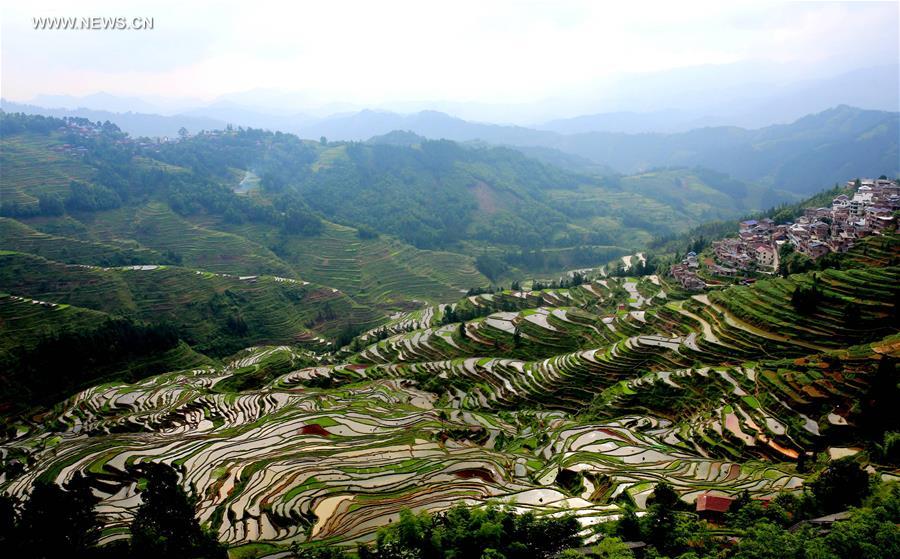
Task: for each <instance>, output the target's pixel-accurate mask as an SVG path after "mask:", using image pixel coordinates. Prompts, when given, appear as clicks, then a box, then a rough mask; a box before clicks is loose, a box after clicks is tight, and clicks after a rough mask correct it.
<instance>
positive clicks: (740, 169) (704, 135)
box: [300, 105, 900, 193]
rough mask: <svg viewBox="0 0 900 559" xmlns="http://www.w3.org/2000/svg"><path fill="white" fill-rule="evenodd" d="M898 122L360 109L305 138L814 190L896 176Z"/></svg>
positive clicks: (829, 115)
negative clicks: (716, 123) (481, 119)
mask: <svg viewBox="0 0 900 559" xmlns="http://www.w3.org/2000/svg"><path fill="white" fill-rule="evenodd" d="M898 122H900V113H896V112H884V111H872V110H862V109H857V108H853V107H849V106H846V105H843V106H839V107H836V108H834V109H829V110H827V111H823V112H821V113H818V114H815V115H809V116H806V117H803V118H801V119H800V120H797V121H796V122H793V123H791V124H783V125H773V126H768V127H765V128H760V129H757V130H748V129H745V128H739V127H734V126H720V127H710V128H698V129H695V130H691V131H688V132H681V133H676V134H658V133H657V134H649V133H645V134H623V133H612V132H587V133H581V134H568V135H566V134H558V133H555V132H550V131H542V130H533V129H529V128H524V127H519V126H499V125H493V124H480V123H472V122H467V121H464V120H461V119H457V118H454V117H451V116H449V115H446V114H443V113H438V112H435V111H423V112H421V113H416V114H413V115H398V114H395V113H387V112H376V111H361V112H359V113H355V114H352V115H342V116H340V117H333V118H328V119H323V120H322V121H319V122H317V123H316V124H315V125H314V126H313V127H311V128H306V129H304V131H301V133H300V135H301V136H305V137H308V138H313V137H319V136H326V137H328V138H329V139H342V140H362V139H365V138H369V137H372V136H376V135H383V134H386V133H387V132H389V131H390V130H409V131H410V132H413V133H415V134H418V135H421V136H424V137H427V138H431V139H449V140H454V141H460V142H466V141H473V140H478V141H482V142H487V143H490V144H499V145H507V146H515V147H516V148H519V149H522V150H523V151H526V153H528V154H529V155H532V156H533V157H537V158H538V159H541V160H542V161H544V162H549V163H553V164H555V165H560V166H562V167H566V168H569V169H572V170H578V171H579V172H586V168H584V166H583V165H582V168H578V165H577V164H576V162H574V161H572V160H570V161H569V162H568V163H567V162H566V161H565V158H562V157H560V156H559V154H558V153H557V154H553V152H547V151H546V150H547V149H551V150H555V151H557V152H562V153H565V154H568V155H574V156H577V157H578V158H580V159H581V160H582V163H584V161H583V160H587V161H589V162H591V163H593V164H595V165H599V166H601V167H609V168H611V169H614V170H615V171H618V172H621V173H629V174H630V173H637V172H641V171H645V170H647V169H652V168H654V167H672V166H675V167H681V166H686V167H695V166H701V167H707V168H709V169H713V170H716V171H719V172H723V173H727V174H729V175H732V176H734V177H735V178H738V179H741V180H744V181H749V182H759V183H761V184H763V185H766V186H775V187H778V188H781V189H784V190H788V191H791V192H797V193H809V192H812V191H813V190H815V189H817V188H821V185H822V184H828V183H829V182H834V181H836V180H843V179H844V178H846V177H851V176H857V175H865V174H866V173H867V172H869V173H871V170H872V169H878V170H881V172H884V173H887V174H891V175H893V174H896V173H897V172H898V167H900V165H898V130H900V126H898ZM536 148H543V150H544V151H542V150H538V149H536ZM551 155H552V157H551ZM554 159H555V160H554ZM573 164H575V166H574V167H573Z"/></svg>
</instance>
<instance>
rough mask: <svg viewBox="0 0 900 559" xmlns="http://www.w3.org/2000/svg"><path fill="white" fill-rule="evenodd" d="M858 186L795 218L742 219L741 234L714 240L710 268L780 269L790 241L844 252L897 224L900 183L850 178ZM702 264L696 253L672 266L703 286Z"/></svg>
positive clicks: (805, 249)
mask: <svg viewBox="0 0 900 559" xmlns="http://www.w3.org/2000/svg"><path fill="white" fill-rule="evenodd" d="M847 186H848V187H850V188H855V189H856V190H855V191H854V193H853V194H852V196H848V195H846V194H841V195H839V196H837V197H836V198H834V200H832V203H831V206H830V207H822V208H806V209H805V210H804V212H803V215H802V216H800V217H799V218H797V220H796V221H795V222H794V223H786V224H783V225H776V224H775V222H774V221H773V220H771V219H769V218H764V219H760V220H755V219H750V220H747V221H742V222H741V223H740V229H739V231H738V236H737V237H730V238H727V239H722V240H720V241H716V242H714V243H713V246H712V250H713V254H714V257H715V263H712V264H710V265H708V266H707V269H708V271H709V273H711V274H713V275H716V276H722V277H735V276H738V275H743V274H744V273H745V272H747V271H750V270H754V271H762V272H769V273H771V272H774V271H776V270H777V269H778V264H779V261H778V253H779V248H780V247H781V245H783V244H784V243H791V245H792V246H793V247H794V250H796V251H797V252H800V253H802V254H805V255H807V256H809V257H810V258H812V259H813V260H815V259H817V258H820V257H822V256H824V255H826V254H828V253H830V252H845V251H846V250H848V249H849V248H850V247H852V246H853V244H854V242H855V241H857V240H858V239H861V238H863V237H867V236H869V235H879V234H881V233H883V232H884V231H885V230H886V229H888V228H889V227H891V226H892V225H893V224H894V221H895V218H894V213H895V212H897V211H898V210H900V184H898V183H897V182H895V181H892V180H887V179H857V180H854V181H850V182H848V183H847ZM699 268H700V262H699V260H698V257H697V255H696V254H694V253H693V252H689V253H688V254H687V256H685V258H684V259H683V260H682V261H681V263H679V264H675V265H674V266H672V268H671V270H670V272H671V274H672V276H673V277H674V278H675V279H676V280H677V281H678V282H679V283H680V284H681V285H682V287H684V288H686V289H702V288H703V287H704V286H705V285H706V283H705V282H704V281H703V279H702V278H700V277H699V276H698V275H697V271H698V270H699Z"/></svg>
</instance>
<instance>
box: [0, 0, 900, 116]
mask: <svg viewBox="0 0 900 559" xmlns="http://www.w3.org/2000/svg"><path fill="white" fill-rule="evenodd" d="M898 6H900V4H898V2H896V1H895V2H884V3H825V4H823V3H807V2H796V3H774V4H773V3H764V2H752V3H738V2H722V1H719V2H708V3H707V2H685V1H665V2H653V3H642V2H634V1H629V2H627V3H626V2H619V1H613V2H599V1H583V2H582V1H561V0H552V1H546V2H545V1H523V2H512V1H488V0H478V1H467V0H452V1H442V2H435V1H429V0H415V1H408V2H407V1H389V0H367V1H342V0H327V1H323V0H315V1H306V0H300V1H295V2H285V3H275V2H265V1H262V0H253V1H244V2H233V3H228V2H221V1H217V2H207V1H190V2H188V1H185V0H179V1H174V2H168V1H152V2H121V1H115V2H91V1H79V2H77V6H76V3H75V2H72V1H60V2H40V1H33V0H31V1H28V2H24V1H18V2H11V1H10V0H2V10H0V19H2V68H0V71H2V78H0V79H2V81H0V87H2V95H3V96H4V97H5V98H7V99H12V100H20V101H24V100H28V99H30V98H32V97H33V96H34V95H36V94H71V95H84V94H89V93H93V92H97V91H107V92H111V93H114V94H119V95H140V96H165V97H194V98H200V99H204V100H211V99H213V98H215V97H217V96H219V95H222V94H227V93H232V92H239V91H246V90H251V89H256V88H264V89H276V90H283V91H291V92H303V93H304V94H305V95H307V96H309V97H310V98H311V99H319V100H329V101H345V102H352V103H363V104H364V103H369V104H375V103H383V102H386V101H405V100H422V99H434V100H437V99H440V100H447V101H478V102H485V103H499V102H528V101H534V100H538V99H542V98H548V97H561V96H563V97H564V96H565V95H567V94H570V93H572V92H578V91H586V90H588V89H589V88H591V87H595V86H596V84H597V83H601V82H602V81H603V80H604V79H609V78H610V77H611V76H615V75H617V74H621V73H623V72H636V73H644V72H657V71H663V70H667V69H673V68H680V67H685V66H695V65H705V64H730V63H735V62H741V61H748V60H765V61H775V62H780V63H785V64H787V65H788V67H789V68H792V67H796V66H797V65H798V64H799V65H802V66H803V67H807V68H810V69H815V68H817V67H819V68H820V67H822V66H827V65H834V66H835V67H836V66H838V65H843V66H846V67H852V66H875V65H879V64H887V63H897V61H898V60H897V58H898V39H897V33H898V27H900V23H898V13H900V9H898ZM53 15H56V16H76V17H84V16H125V17H127V18H128V19H129V20H130V19H131V18H133V17H137V16H142V17H152V18H153V19H154V27H155V28H154V29H153V30H152V31H143V30H142V31H137V30H134V31H92V30H80V31H45V30H40V31H36V30H34V28H33V22H32V18H34V17H38V16H53ZM826 63H827V64H826Z"/></svg>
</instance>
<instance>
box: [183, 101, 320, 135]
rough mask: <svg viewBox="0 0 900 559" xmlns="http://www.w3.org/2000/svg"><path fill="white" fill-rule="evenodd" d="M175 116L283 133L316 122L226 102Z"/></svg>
mask: <svg viewBox="0 0 900 559" xmlns="http://www.w3.org/2000/svg"><path fill="white" fill-rule="evenodd" d="M177 116H185V117H195V118H209V119H215V120H219V121H222V122H227V123H229V124H232V125H234V126H244V127H251V128H261V129H263V130H273V131H274V130H279V131H283V132H296V131H298V130H301V129H302V128H303V127H304V126H308V125H309V124H311V123H313V122H315V121H316V120H317V119H316V118H315V117H313V116H310V115H307V114H303V113H290V114H276V113H273V112H268V111H265V110H262V109H256V108H251V107H246V106H243V105H238V104H236V103H229V102H226V101H222V102H218V103H214V104H212V105H209V106H206V107H199V108H196V109H191V110H188V111H184V112H183V113H180V114H179V115H177Z"/></svg>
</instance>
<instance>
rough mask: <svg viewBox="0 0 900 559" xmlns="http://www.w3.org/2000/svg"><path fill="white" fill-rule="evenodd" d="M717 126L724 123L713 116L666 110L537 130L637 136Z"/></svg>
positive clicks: (602, 117)
mask: <svg viewBox="0 0 900 559" xmlns="http://www.w3.org/2000/svg"><path fill="white" fill-rule="evenodd" d="M721 124H724V122H722V119H720V118H717V117H713V116H704V115H701V114H698V113H693V112H688V111H679V110H675V109H669V110H662V111H653V112H649V113H638V112H634V111H622V112H616V113H599V114H594V115H583V116H576V117H573V118H564V119H558V120H551V121H550V122H547V123H544V124H541V125H539V126H537V128H538V129H540V130H548V131H550V132H557V133H559V134H583V133H586V132H623V133H625V134H641V133H646V132H667V133H671V132H686V131H688V130H692V129H694V128H701V127H705V126H716V125H721Z"/></svg>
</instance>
